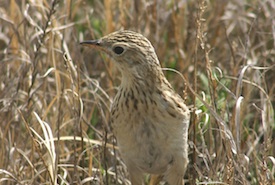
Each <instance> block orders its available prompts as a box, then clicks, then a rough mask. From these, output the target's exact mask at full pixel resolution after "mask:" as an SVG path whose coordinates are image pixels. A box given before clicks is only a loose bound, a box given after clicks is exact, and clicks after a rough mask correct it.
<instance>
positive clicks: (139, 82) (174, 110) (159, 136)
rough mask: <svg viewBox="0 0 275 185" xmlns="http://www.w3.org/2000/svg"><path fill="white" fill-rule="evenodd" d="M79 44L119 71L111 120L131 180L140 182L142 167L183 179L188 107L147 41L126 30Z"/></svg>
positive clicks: (177, 183) (173, 181) (179, 183)
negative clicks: (97, 52)
mask: <svg viewBox="0 0 275 185" xmlns="http://www.w3.org/2000/svg"><path fill="white" fill-rule="evenodd" d="M81 44H82V45H85V46H89V47H92V48H95V49H98V50H101V51H104V52H105V53H107V54H108V55H109V56H110V57H111V58H113V60H114V63H115V65H116V66H117V68H118V69H119V70H120V72H121V74H122V78H121V84H120V87H119V90H118V92H117V94H116V96H115V98H114V101H113V104H112V108H111V116H110V122H111V127H112V129H113V133H114V135H115V137H116V139H117V143H118V147H119V150H120V154H121V157H122V159H123V161H124V162H125V164H126V166H127V169H128V171H129V175H130V180H131V182H132V185H141V184H142V183H143V174H144V173H149V174H153V175H163V176H164V178H165V180H166V181H167V182H168V183H169V184H170V185H183V184H184V182H183V176H184V174H185V171H186V167H187V164H188V156H187V153H188V144H187V139H188V125H189V119H190V112H189V109H188V107H187V106H186V105H185V103H184V101H183V99H182V98H181V97H180V96H179V95H178V94H177V93H176V92H175V91H174V90H173V88H172V86H171V85H170V83H169V82H168V81H167V79H166V78H165V76H164V74H163V72H162V68H161V66H160V63H159V60H158V57H157V55H156V53H155V50H154V47H153V46H152V45H151V43H150V41H149V40H148V39H147V38H145V37H144V36H143V35H141V34H139V33H135V32H133V31H126V30H125V31H117V32H114V33H111V34H109V35H107V36H105V37H103V38H101V39H99V40H89V41H84V42H82V43H81Z"/></svg>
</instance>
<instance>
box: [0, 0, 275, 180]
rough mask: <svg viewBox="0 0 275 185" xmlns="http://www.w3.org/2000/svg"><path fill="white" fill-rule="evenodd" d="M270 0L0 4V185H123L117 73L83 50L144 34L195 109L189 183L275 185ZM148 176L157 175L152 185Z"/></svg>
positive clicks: (274, 15)
mask: <svg viewBox="0 0 275 185" xmlns="http://www.w3.org/2000/svg"><path fill="white" fill-rule="evenodd" d="M274 9H275V4H274V1H273V0H265V1H262V0H241V1H237V0H227V1H223V0H217V1H204V0H196V1H183V0H179V1H152V0H151V1H131V0H125V1H119V0H114V1H111V0H105V1H104V2H103V1H87V0H86V1H84V0H75V1H71V0H66V1H58V0H51V1H50V0H30V1H26V0H22V1H20V0H10V1H1V2H0V69H1V73H0V83H1V85H0V184H8V185H10V184H127V183H128V180H127V178H128V175H127V171H126V169H125V166H124V165H123V162H122V161H121V159H120V157H119V155H118V152H117V150H116V147H115V146H114V145H113V144H114V141H113V137H112V134H111V132H110V131H109V126H108V114H109V107H110V104H111V102H112V97H113V96H114V94H115V92H116V87H117V86H118V84H119V75H118V74H117V71H116V70H114V68H113V64H112V62H110V61H109V59H108V58H107V57H106V56H105V55H100V54H99V53H98V52H96V51H91V50H90V49H83V48H81V47H80V46H79V44H78V43H79V41H81V40H83V39H84V38H85V39H93V38H99V37H101V36H102V35H105V34H107V33H110V32H112V31H115V30H119V29H122V28H124V29H131V30H135V31H138V32H140V33H143V34H144V35H146V36H147V37H148V38H149V39H150V40H151V42H152V44H153V45H154V46H155V48H156V50H157V53H158V56H159V59H160V61H161V62H162V66H163V67H166V68H173V69H176V70H177V71H178V72H179V73H180V74H182V75H183V76H184V78H185V79H188V80H187V82H184V80H183V78H181V76H180V75H178V74H177V73H175V72H173V71H171V70H170V71H167V72H165V73H166V75H167V77H168V79H169V81H170V82H171V83H172V84H173V85H174V87H175V89H176V90H177V92H179V93H180V94H181V95H182V96H183V97H185V98H186V101H187V103H188V104H189V105H195V107H196V109H194V113H193V116H192V123H191V125H190V129H189V134H190V137H189V144H190V151H189V153H190V155H189V158H190V161H191V162H190V165H189V168H188V171H187V174H186V176H185V179H186V180H187V182H188V184H230V185H231V184H255V185H256V184H263V185H266V184H274V176H275V139H274V138H275V122H274V118H275V115H274V106H275V101H274V98H275V97H274V96H275V61H274V59H275V49H274V48H275V27H274V25H275V11H274ZM148 178H149V177H148Z"/></svg>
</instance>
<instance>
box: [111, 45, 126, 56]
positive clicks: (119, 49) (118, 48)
mask: <svg viewBox="0 0 275 185" xmlns="http://www.w3.org/2000/svg"><path fill="white" fill-rule="evenodd" d="M113 51H114V52H115V53H116V54H118V55H120V54H121V53H123V51H124V49H123V47H120V46H116V47H114V48H113Z"/></svg>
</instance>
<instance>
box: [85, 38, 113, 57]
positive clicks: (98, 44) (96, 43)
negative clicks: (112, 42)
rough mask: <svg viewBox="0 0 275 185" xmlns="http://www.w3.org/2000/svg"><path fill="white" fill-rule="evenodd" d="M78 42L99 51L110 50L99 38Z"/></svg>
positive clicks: (106, 51)
mask: <svg viewBox="0 0 275 185" xmlns="http://www.w3.org/2000/svg"><path fill="white" fill-rule="evenodd" d="M80 44H81V45H83V46H87V47H90V48H94V49H97V50H99V51H104V52H105V53H107V54H110V52H109V51H108V49H107V47H106V46H105V44H104V43H103V42H102V40H101V39H100V40H86V41H83V42H80Z"/></svg>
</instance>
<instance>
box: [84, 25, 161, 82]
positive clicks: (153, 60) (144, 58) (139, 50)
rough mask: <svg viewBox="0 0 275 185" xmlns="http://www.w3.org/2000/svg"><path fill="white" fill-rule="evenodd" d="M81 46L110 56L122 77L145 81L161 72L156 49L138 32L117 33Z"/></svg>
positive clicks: (85, 42) (89, 41)
mask: <svg viewBox="0 0 275 185" xmlns="http://www.w3.org/2000/svg"><path fill="white" fill-rule="evenodd" d="M80 44H81V45H84V46H88V47H91V48H95V49H98V50H101V51H103V52H105V53H106V54H108V55H109V56H110V57H111V58H113V60H114V61H115V64H116V66H117V67H118V69H119V70H120V71H121V73H122V77H126V78H139V79H143V78H148V75H154V74H153V73H155V72H156V71H161V67H160V64H159V61H158V58H157V55H156V53H155V50H154V47H153V46H152V44H151V43H150V41H149V40H148V39H147V38H146V37H144V36H143V35H141V34H139V33H136V32H133V31H128V30H123V31H117V32H114V33H111V34H109V35H106V36H104V37H102V38H100V39H98V40H88V41H83V42H81V43H80ZM150 73H151V74H150Z"/></svg>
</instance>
